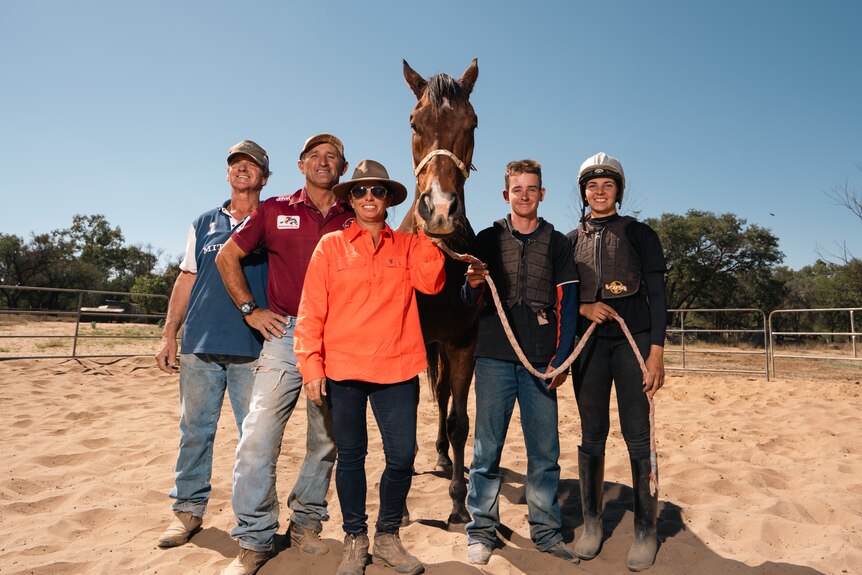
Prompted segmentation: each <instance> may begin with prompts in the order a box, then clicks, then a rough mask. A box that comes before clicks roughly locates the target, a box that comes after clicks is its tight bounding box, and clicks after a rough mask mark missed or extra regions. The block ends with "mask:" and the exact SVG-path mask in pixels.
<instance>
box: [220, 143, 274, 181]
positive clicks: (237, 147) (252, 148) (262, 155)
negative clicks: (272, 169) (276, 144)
mask: <svg viewBox="0 0 862 575" xmlns="http://www.w3.org/2000/svg"><path fill="white" fill-rule="evenodd" d="M237 154H245V155H246V156H248V157H249V158H251V159H252V160H254V162H255V163H256V164H257V165H258V166H260V167H261V168H263V171H264V172H266V173H267V174H269V156H268V155H267V153H266V150H264V149H263V148H261V147H260V146H259V145H257V143H255V142H252V141H251V140H243V141H242V142H240V143H238V144H234V145H233V146H231V148H230V150H228V151H227V163H228V164H230V160H231V158H233V157H234V156H236V155H237Z"/></svg>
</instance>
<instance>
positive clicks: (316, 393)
mask: <svg viewBox="0 0 862 575" xmlns="http://www.w3.org/2000/svg"><path fill="white" fill-rule="evenodd" d="M302 389H304V390H305V395H306V396H307V397H308V399H310V400H311V401H313V402H314V404H315V405H323V397H324V396H325V395H326V378H325V377H321V378H319V379H312V380H311V381H306V382H305V383H303V384H302Z"/></svg>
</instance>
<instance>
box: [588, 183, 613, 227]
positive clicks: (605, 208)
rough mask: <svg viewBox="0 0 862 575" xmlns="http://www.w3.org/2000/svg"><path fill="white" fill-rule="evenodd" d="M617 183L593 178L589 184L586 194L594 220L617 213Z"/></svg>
mask: <svg viewBox="0 0 862 575" xmlns="http://www.w3.org/2000/svg"><path fill="white" fill-rule="evenodd" d="M617 190H618V188H617V183H616V181H615V180H613V179H612V178H593V179H592V180H590V181H588V182H587V185H586V188H585V189H584V194H585V195H586V197H587V204H589V206H590V213H592V217H594V218H604V217H607V216H612V215H614V214H615V213H617Z"/></svg>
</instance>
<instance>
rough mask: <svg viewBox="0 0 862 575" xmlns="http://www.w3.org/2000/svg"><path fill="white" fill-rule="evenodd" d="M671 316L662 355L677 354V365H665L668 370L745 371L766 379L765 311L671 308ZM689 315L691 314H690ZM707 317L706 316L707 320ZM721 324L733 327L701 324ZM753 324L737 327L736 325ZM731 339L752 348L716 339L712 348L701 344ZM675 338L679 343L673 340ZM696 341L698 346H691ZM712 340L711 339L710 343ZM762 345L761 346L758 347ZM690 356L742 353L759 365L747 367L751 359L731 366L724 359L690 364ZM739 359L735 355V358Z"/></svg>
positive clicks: (767, 355)
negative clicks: (711, 362) (733, 346)
mask: <svg viewBox="0 0 862 575" xmlns="http://www.w3.org/2000/svg"><path fill="white" fill-rule="evenodd" d="M668 313H669V314H670V316H671V318H674V319H671V320H670V322H669V323H668V327H667V336H668V340H669V344H668V345H666V346H665V354H666V355H667V354H670V355H679V356H680V358H681V359H680V362H681V365H680V366H673V365H668V366H667V367H666V369H667V370H669V371H709V372H723V373H748V374H756V375H763V376H765V377H766V380H767V381H769V348H768V345H767V326H766V314H765V313H763V311H762V310H759V309H754V308H727V309H671V310H668ZM692 316H693V317H692ZM707 318H709V319H707ZM721 323H724V324H728V323H729V324H731V325H733V326H735V327H703V326H704V325H711V326H716V325H719V324H721ZM745 325H749V326H753V327H740V326H745ZM710 336H712V338H714V339H725V340H726V339H728V338H731V339H734V341H733V343H739V342H740V341H747V342H749V343H750V344H751V345H752V347H754V348H756V349H752V350H741V349H731V348H729V347H727V343H728V342H727V341H719V342H718V343H719V344H724V345H715V346H712V347H707V346H705V345H703V343H704V342H703V341H702V340H704V339H707V340H708V339H710ZM676 339H679V342H678V343H676V341H675V340H676ZM693 343H697V344H698V345H696V346H695V345H693ZM713 343H714V342H713ZM761 348H762V349H761ZM692 356H700V357H702V356H710V357H712V358H715V357H719V358H721V357H724V356H731V357H732V356H745V357H746V358H753V359H755V361H756V364H755V365H759V364H761V363H762V365H763V368H762V369H761V368H755V367H752V366H750V363H751V362H741V361H737V362H736V364H734V365H732V366H731V367H728V366H727V363H726V362H720V363H719V364H718V365H709V364H706V363H700V364H698V365H691V364H692V363H693V362H692V361H691V358H692ZM737 359H739V358H737Z"/></svg>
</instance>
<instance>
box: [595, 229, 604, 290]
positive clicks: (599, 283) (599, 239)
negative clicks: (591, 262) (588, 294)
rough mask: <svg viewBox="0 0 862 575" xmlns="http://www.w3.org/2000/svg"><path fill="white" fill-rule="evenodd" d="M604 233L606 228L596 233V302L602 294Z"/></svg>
mask: <svg viewBox="0 0 862 575" xmlns="http://www.w3.org/2000/svg"><path fill="white" fill-rule="evenodd" d="M604 233H605V228H604V227H602V228H600V229H599V230H598V231H597V232H596V253H595V259H596V301H599V300H600V299H601V294H602V235H603V234H604Z"/></svg>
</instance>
